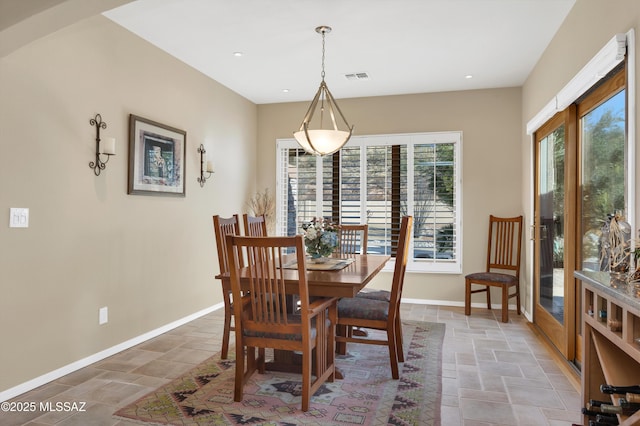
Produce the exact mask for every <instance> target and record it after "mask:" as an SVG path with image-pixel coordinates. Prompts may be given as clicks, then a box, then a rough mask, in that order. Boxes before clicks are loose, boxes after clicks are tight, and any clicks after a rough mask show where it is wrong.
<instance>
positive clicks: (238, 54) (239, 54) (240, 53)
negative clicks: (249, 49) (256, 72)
mask: <svg viewBox="0 0 640 426" xmlns="http://www.w3.org/2000/svg"><path fill="white" fill-rule="evenodd" d="M242 55H243V53H242V52H233V56H236V57H238V58H239V57H240V56H242Z"/></svg>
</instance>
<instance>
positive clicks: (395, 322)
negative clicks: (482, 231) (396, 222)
mask: <svg viewBox="0 0 640 426" xmlns="http://www.w3.org/2000/svg"><path fill="white" fill-rule="evenodd" d="M412 225H413V217H411V216H404V217H403V218H402V222H401V224H400V234H399V236H398V249H397V251H396V259H395V267H394V270H393V282H392V284H391V297H390V300H389V302H386V301H382V300H374V299H366V298H360V297H354V298H343V299H341V300H340V302H338V325H339V326H345V327H362V328H368V329H375V330H383V331H385V332H386V339H374V338H368V337H367V338H364V337H357V336H336V341H337V342H347V343H348V342H353V343H364V344H373V345H386V346H387V347H388V348H389V362H390V364H391V375H392V377H393V378H394V379H398V378H399V377H400V373H399V369H398V362H404V352H403V349H402V324H401V322H400V299H401V297H402V287H403V285H404V275H405V271H406V269H407V260H408V257H409V238H410V236H411V227H412Z"/></svg>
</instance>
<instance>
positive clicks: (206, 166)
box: [198, 144, 215, 188]
mask: <svg viewBox="0 0 640 426" xmlns="http://www.w3.org/2000/svg"><path fill="white" fill-rule="evenodd" d="M198 153H199V154H200V177H198V183H200V187H201V188H202V187H203V186H204V184H205V182H206V181H207V179H209V178H210V177H211V175H212V174H213V173H215V172H214V171H213V162H212V161H211V160H209V161H207V151H206V150H205V149H204V145H202V144H200V146H199V147H198ZM205 173H206V174H207V176H206V177H205Z"/></svg>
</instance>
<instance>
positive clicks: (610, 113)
mask: <svg viewBox="0 0 640 426" xmlns="http://www.w3.org/2000/svg"><path fill="white" fill-rule="evenodd" d="M581 128H582V135H581V140H582V268H583V269H587V270H592V271H598V270H604V268H605V267H606V260H605V261H604V264H602V265H601V255H600V246H601V242H600V235H601V229H602V226H603V224H604V223H605V222H608V220H609V219H608V218H609V217H611V216H610V215H613V214H614V213H615V212H616V211H621V212H622V211H624V209H625V201H624V194H625V170H624V165H625V160H624V158H625V141H624V135H625V92H624V91H622V92H619V93H618V94H616V95H615V96H613V97H611V98H609V99H608V100H607V101H606V102H604V103H602V104H600V105H599V106H598V107H597V108H595V109H593V110H591V111H590V112H589V113H588V114H586V115H585V116H583V117H582V119H581Z"/></svg>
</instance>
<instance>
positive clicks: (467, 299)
mask: <svg viewBox="0 0 640 426" xmlns="http://www.w3.org/2000/svg"><path fill="white" fill-rule="evenodd" d="M464 314H465V315H471V281H469V280H468V279H465V280H464Z"/></svg>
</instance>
